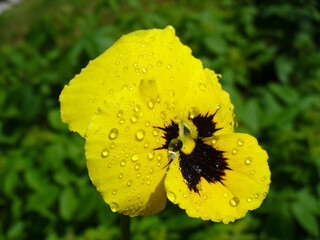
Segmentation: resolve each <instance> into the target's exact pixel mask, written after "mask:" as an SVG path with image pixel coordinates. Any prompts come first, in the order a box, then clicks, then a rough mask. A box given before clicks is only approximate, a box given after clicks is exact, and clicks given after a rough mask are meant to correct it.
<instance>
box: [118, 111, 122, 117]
mask: <svg viewBox="0 0 320 240" xmlns="http://www.w3.org/2000/svg"><path fill="white" fill-rule="evenodd" d="M122 116H123V110H119V111H118V113H117V117H118V118H120V117H122Z"/></svg>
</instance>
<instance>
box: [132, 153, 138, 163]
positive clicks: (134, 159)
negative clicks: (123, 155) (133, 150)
mask: <svg viewBox="0 0 320 240" xmlns="http://www.w3.org/2000/svg"><path fill="white" fill-rule="evenodd" d="M131 160H132V161H133V162H136V161H138V160H139V156H138V154H134V155H132V157H131Z"/></svg>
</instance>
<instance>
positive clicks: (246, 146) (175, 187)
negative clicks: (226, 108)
mask: <svg viewBox="0 0 320 240" xmlns="http://www.w3.org/2000/svg"><path fill="white" fill-rule="evenodd" d="M208 143H210V142H209V141H208ZM211 143H212V142H211ZM213 147H214V148H216V149H217V150H220V151H224V157H225V158H227V160H226V161H227V163H228V167H229V168H230V169H231V170H225V176H224V177H223V179H224V180H222V181H221V182H218V181H216V182H214V183H209V182H207V181H206V180H205V179H204V178H203V177H202V178H201V181H200V182H199V184H198V185H197V187H198V189H199V192H198V193H197V192H194V191H191V190H190V189H189V188H188V186H187V184H186V180H185V179H183V177H182V174H181V169H180V165H179V159H178V157H177V158H176V159H174V161H173V163H172V164H171V165H170V169H169V171H168V173H167V176H166V179H165V186H166V190H167V196H168V198H169V200H171V201H172V202H173V203H176V204H179V206H180V207H181V208H183V209H186V212H187V214H188V215H189V216H191V217H201V218H203V219H211V220H212V221H215V222H220V221H222V222H224V223H228V222H233V221H234V220H236V219H239V218H241V217H243V216H244V215H245V214H246V213H247V211H248V210H253V209H256V208H258V207H259V206H260V205H261V203H262V201H263V199H264V198H265V196H266V194H267V192H268V190H269V184H270V171H269V167H268V164H267V159H268V155H267V153H266V152H265V151H264V150H262V149H261V147H260V146H259V145H258V143H257V141H256V139H255V138H254V137H252V136H250V135H247V134H227V135H221V136H219V139H218V140H217V138H216V141H215V142H214V146H213Z"/></svg>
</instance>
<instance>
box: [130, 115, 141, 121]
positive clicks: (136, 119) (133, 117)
mask: <svg viewBox="0 0 320 240" xmlns="http://www.w3.org/2000/svg"><path fill="white" fill-rule="evenodd" d="M138 120H139V116H138V115H137V114H133V115H132V117H131V122H132V123H136V122H138Z"/></svg>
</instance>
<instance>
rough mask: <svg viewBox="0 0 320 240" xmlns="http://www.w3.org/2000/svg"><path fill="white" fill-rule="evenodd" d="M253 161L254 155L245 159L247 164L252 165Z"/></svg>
mask: <svg viewBox="0 0 320 240" xmlns="http://www.w3.org/2000/svg"><path fill="white" fill-rule="evenodd" d="M251 162H252V157H247V158H246V160H245V161H244V163H245V164H246V165H250V164H251Z"/></svg>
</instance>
